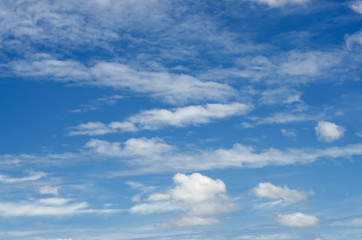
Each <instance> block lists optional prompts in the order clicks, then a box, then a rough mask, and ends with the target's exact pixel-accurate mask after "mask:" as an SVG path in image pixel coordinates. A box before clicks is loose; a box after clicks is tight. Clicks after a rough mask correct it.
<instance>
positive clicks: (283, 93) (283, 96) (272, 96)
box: [261, 87, 302, 105]
mask: <svg viewBox="0 0 362 240" xmlns="http://www.w3.org/2000/svg"><path fill="white" fill-rule="evenodd" d="M301 95H302V93H301V92H300V91H297V90H295V89H292V88H288V87H281V88H276V89H268V90H265V91H263V92H262V93H261V102H262V103H264V104H269V105H270V104H288V103H295V102H300V101H301V99H300V97H301Z"/></svg>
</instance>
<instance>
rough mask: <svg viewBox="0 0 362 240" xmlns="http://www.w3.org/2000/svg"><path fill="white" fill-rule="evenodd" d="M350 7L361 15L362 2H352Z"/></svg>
mask: <svg viewBox="0 0 362 240" xmlns="http://www.w3.org/2000/svg"><path fill="white" fill-rule="evenodd" d="M350 7H351V8H352V9H353V10H354V11H355V12H357V13H359V14H362V1H360V0H359V1H353V2H352V3H351V4H350Z"/></svg>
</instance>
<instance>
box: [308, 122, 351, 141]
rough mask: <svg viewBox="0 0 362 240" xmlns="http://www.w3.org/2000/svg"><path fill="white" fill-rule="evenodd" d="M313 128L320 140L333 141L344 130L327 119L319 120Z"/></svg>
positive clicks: (340, 135)
mask: <svg viewBox="0 0 362 240" xmlns="http://www.w3.org/2000/svg"><path fill="white" fill-rule="evenodd" d="M314 129H315V132H316V134H317V137H318V140H319V141H321V142H333V141H335V140H337V139H339V138H341V137H342V136H343V134H344V131H345V129H344V128H343V127H342V126H338V125H336V124H335V123H332V122H327V121H319V122H318V124H317V126H315V128H314Z"/></svg>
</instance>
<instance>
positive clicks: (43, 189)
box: [39, 186, 58, 196]
mask: <svg viewBox="0 0 362 240" xmlns="http://www.w3.org/2000/svg"><path fill="white" fill-rule="evenodd" d="M39 192H40V193H41V194H51V195H55V196H57V195H58V188H56V187H52V186H43V187H41V188H39Z"/></svg>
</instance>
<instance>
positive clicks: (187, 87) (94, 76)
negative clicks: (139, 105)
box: [9, 55, 236, 104]
mask: <svg viewBox="0 0 362 240" xmlns="http://www.w3.org/2000/svg"><path fill="white" fill-rule="evenodd" d="M9 66H10V69H11V71H12V72H13V73H14V74H16V75H18V76H21V77H30V78H35V79H52V80H53V81H59V82H68V83H76V84H79V85H84V84H86V85H93V86H99V87H110V88H114V89H119V90H121V89H129V90H131V91H134V92H138V93H146V94H149V95H150V96H151V97H154V98H160V99H163V100H164V101H166V102H169V103H173V104H176V103H180V102H189V101H191V100H193V101H206V100H225V99H229V98H231V97H234V96H236V90H235V89H233V88H232V87H231V86H229V85H227V84H223V83H218V82H212V81H201V80H199V79H197V78H195V77H193V76H190V75H186V74H174V73H169V72H160V71H144V70H137V69H134V68H131V67H130V66H127V65H125V64H122V63H118V62H97V63H95V64H94V65H92V66H86V65H85V64H83V63H80V62H76V61H74V60H57V59H53V58H52V57H50V56H49V55H39V56H37V57H36V58H35V59H30V60H21V61H15V62H12V63H9Z"/></svg>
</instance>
